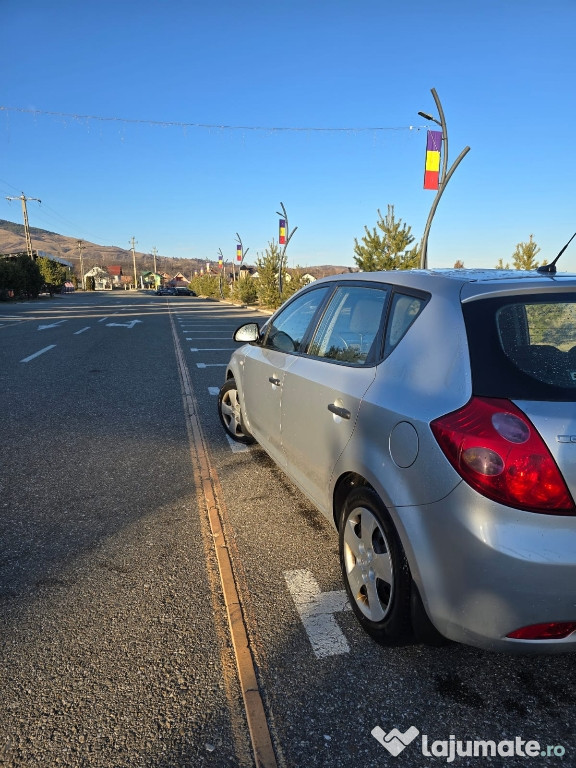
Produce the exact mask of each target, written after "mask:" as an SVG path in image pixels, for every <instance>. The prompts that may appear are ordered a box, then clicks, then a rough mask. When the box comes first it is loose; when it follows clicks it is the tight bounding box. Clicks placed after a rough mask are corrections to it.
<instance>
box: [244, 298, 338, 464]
mask: <svg viewBox="0 0 576 768" xmlns="http://www.w3.org/2000/svg"><path fill="white" fill-rule="evenodd" d="M332 290H333V288H332V286H331V285H324V286H319V287H318V288H314V289H311V290H309V291H306V292H305V293H302V294H299V295H298V296H296V297H295V298H294V299H293V300H292V301H290V302H288V303H287V304H286V306H284V307H282V308H281V309H280V310H279V311H278V312H277V313H276V315H274V316H273V317H272V318H271V319H270V321H269V323H268V328H267V329H266V333H265V335H264V338H263V340H262V342H260V343H255V344H251V345H250V346H249V347H247V350H246V353H245V355H244V359H243V361H242V362H241V366H242V374H241V377H242V400H243V403H244V414H245V418H246V422H247V427H248V429H249V430H250V432H251V433H252V434H253V435H254V437H255V438H256V440H257V441H258V443H259V444H260V445H261V446H262V448H264V450H266V451H267V452H268V453H269V454H270V456H271V457H272V458H273V459H274V460H275V461H276V462H277V463H278V464H280V465H281V466H282V467H285V465H286V461H285V457H284V452H283V448H282V439H281V429H280V409H281V403H282V397H283V388H284V378H285V375H286V372H287V371H288V370H289V369H290V368H291V367H292V365H293V364H294V363H295V361H296V360H297V359H298V357H297V354H298V352H299V351H300V349H301V346H302V343H303V341H304V340H305V338H306V337H307V335H309V333H311V332H312V330H313V328H314V323H315V322H316V319H317V317H318V316H319V313H320V309H321V306H322V304H323V302H324V301H325V299H326V298H327V297H328V295H329V294H330V293H331V292H332Z"/></svg>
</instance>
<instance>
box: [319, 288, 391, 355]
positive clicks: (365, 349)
mask: <svg viewBox="0 0 576 768" xmlns="http://www.w3.org/2000/svg"><path fill="white" fill-rule="evenodd" d="M388 293H389V292H388V289H386V288H371V287H368V286H358V285H356V286H354V285H352V286H344V285H343V286H340V287H339V288H338V289H337V290H336V291H335V292H334V295H333V296H332V299H331V300H330V303H329V305H328V307H327V309H326V311H325V312H324V316H323V318H322V322H321V323H320V325H319V326H318V330H317V332H316V333H315V335H314V338H313V339H312V341H311V343H310V345H309V347H308V354H310V355H313V356H314V357H325V358H328V359H330V360H337V361H339V362H342V363H351V364H353V365H366V364H369V363H370V362H372V360H373V357H374V354H373V348H374V347H375V345H376V343H377V342H376V340H377V338H378V337H379V331H380V327H381V321H382V316H383V314H384V308H385V306H386V302H387V298H388Z"/></svg>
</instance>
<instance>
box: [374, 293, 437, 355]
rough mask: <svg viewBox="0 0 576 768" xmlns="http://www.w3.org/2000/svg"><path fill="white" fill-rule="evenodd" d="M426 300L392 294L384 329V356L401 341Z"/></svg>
mask: <svg viewBox="0 0 576 768" xmlns="http://www.w3.org/2000/svg"><path fill="white" fill-rule="evenodd" d="M427 301H428V298H427V297H426V298H424V297H423V296H411V295H409V294H405V293H397V292H395V293H394V296H393V297H392V305H391V307H390V315H389V318H388V325H387V327H386V344H385V347H384V354H385V355H389V354H390V352H392V350H393V349H394V347H395V346H396V345H397V344H398V342H399V341H400V340H401V339H402V337H403V336H404V334H405V333H406V331H407V330H408V328H410V326H411V325H412V323H413V322H414V320H416V318H417V317H418V315H419V314H420V312H421V311H422V310H423V309H424V307H425V306H426V302H427Z"/></svg>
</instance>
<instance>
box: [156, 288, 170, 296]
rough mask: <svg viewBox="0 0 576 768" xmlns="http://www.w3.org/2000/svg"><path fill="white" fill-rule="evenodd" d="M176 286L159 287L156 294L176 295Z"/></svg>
mask: <svg viewBox="0 0 576 768" xmlns="http://www.w3.org/2000/svg"><path fill="white" fill-rule="evenodd" d="M174 290H175V289H174V288H157V289H156V291H154V293H155V294H156V296H174Z"/></svg>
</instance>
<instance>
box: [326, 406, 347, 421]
mask: <svg viewBox="0 0 576 768" xmlns="http://www.w3.org/2000/svg"><path fill="white" fill-rule="evenodd" d="M328 410H329V411H331V412H332V413H335V414H336V416H340V418H341V419H349V418H350V416H351V415H352V414H351V413H350V411H348V410H346V408H340V407H339V406H338V405H334V403H330V405H329V406H328Z"/></svg>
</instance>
